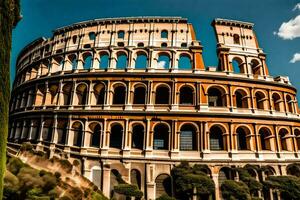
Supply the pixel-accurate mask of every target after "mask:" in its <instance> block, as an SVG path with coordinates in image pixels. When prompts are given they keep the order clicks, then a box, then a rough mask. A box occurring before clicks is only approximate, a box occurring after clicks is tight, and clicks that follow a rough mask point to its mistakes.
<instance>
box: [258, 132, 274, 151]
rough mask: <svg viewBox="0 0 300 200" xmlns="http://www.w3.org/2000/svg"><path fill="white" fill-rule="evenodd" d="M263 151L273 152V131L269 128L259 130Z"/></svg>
mask: <svg viewBox="0 0 300 200" xmlns="http://www.w3.org/2000/svg"><path fill="white" fill-rule="evenodd" d="M259 135H260V145H261V150H271V136H272V135H271V131H270V130H269V129H268V128H261V129H260V130H259Z"/></svg>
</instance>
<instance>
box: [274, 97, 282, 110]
mask: <svg viewBox="0 0 300 200" xmlns="http://www.w3.org/2000/svg"><path fill="white" fill-rule="evenodd" d="M272 99H273V105H274V109H275V110H276V111H278V112H280V111H281V102H282V100H281V97H280V96H279V94H277V93H274V94H273V95H272Z"/></svg>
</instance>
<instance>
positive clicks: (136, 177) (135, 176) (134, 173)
mask: <svg viewBox="0 0 300 200" xmlns="http://www.w3.org/2000/svg"><path fill="white" fill-rule="evenodd" d="M141 182H142V179H141V173H140V172H139V170H137V169H132V170H131V171H130V183H131V184H133V185H136V186H138V188H139V189H141Z"/></svg>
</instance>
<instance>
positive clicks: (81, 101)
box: [74, 82, 88, 105]
mask: <svg viewBox="0 0 300 200" xmlns="http://www.w3.org/2000/svg"><path fill="white" fill-rule="evenodd" d="M87 101H88V85H87V84H86V83H84V82H81V83H78V84H77V86H76V95H75V99H74V105H86V104H87V103H88V102H87Z"/></svg>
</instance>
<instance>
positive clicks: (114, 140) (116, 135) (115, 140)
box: [109, 124, 123, 149]
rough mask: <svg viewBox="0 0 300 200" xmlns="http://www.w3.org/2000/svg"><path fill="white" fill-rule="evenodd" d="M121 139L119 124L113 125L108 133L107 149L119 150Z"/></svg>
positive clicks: (121, 133) (121, 129)
mask: <svg viewBox="0 0 300 200" xmlns="http://www.w3.org/2000/svg"><path fill="white" fill-rule="evenodd" d="M122 138H123V127H122V126H121V125H120V124H115V125H113V126H112V127H111V131H110V144H109V147H112V148H117V149H121V148H122Z"/></svg>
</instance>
